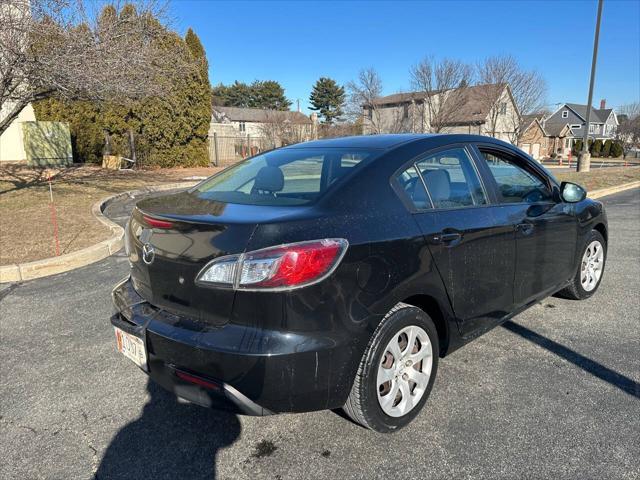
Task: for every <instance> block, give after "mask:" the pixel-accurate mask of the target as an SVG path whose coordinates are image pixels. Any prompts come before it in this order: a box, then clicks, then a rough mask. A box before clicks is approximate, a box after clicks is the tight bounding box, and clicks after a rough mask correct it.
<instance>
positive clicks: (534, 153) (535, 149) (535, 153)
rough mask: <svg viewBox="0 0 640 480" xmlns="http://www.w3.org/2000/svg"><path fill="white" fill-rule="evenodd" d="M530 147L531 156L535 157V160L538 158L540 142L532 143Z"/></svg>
mask: <svg viewBox="0 0 640 480" xmlns="http://www.w3.org/2000/svg"><path fill="white" fill-rule="evenodd" d="M531 147H532V149H531V156H532V157H533V158H535V159H536V160H537V159H539V158H540V144H539V143H534V144H532V145H531Z"/></svg>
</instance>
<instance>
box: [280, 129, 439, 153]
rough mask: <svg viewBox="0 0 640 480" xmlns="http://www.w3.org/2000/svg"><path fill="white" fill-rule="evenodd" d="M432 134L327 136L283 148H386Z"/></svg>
mask: <svg viewBox="0 0 640 480" xmlns="http://www.w3.org/2000/svg"><path fill="white" fill-rule="evenodd" d="M433 136H434V135H428V134H423V135H419V134H412V133H399V134H384V135H358V136H353V137H338V138H327V139H323V140H312V141H310V142H304V143H297V144H295V145H290V146H288V147H285V148H314V147H318V148H376V149H381V150H386V149H387V148H392V147H397V146H398V145H401V144H403V143H407V142H410V141H413V140H420V139H424V138H427V137H433Z"/></svg>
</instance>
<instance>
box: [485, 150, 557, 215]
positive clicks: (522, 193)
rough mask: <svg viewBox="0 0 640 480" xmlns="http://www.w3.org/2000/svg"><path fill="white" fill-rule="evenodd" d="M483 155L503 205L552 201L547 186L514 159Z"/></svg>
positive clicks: (491, 153) (506, 156)
mask: <svg viewBox="0 0 640 480" xmlns="http://www.w3.org/2000/svg"><path fill="white" fill-rule="evenodd" d="M482 155H483V157H484V159H485V160H486V162H487V165H488V167H489V170H491V173H492V175H493V178H494V179H495V181H496V184H497V186H498V190H499V193H500V196H501V197H502V198H501V199H500V200H501V203H536V202H546V201H552V195H551V191H550V190H549V188H548V187H547V184H546V183H545V182H544V181H543V180H542V179H540V178H539V177H538V176H537V175H535V174H534V173H532V172H530V171H528V170H527V169H525V168H524V167H522V166H520V165H519V164H518V162H516V161H515V160H514V159H513V158H512V157H510V156H508V155H506V154H501V153H493V152H482Z"/></svg>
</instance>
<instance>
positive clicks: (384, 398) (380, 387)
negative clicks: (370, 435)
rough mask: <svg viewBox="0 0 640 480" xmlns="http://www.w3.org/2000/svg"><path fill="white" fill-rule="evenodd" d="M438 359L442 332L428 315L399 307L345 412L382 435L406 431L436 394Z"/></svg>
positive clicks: (371, 349) (381, 331) (373, 347)
mask: <svg viewBox="0 0 640 480" xmlns="http://www.w3.org/2000/svg"><path fill="white" fill-rule="evenodd" d="M438 355H439V349H438V333H437V330H436V327H435V325H434V324H433V321H432V320H431V318H430V317H429V315H427V314H426V313H425V312H424V311H423V310H421V309H419V308H417V307H413V306H411V305H407V304H404V303H399V304H397V305H396V306H395V307H393V308H392V309H391V311H390V312H389V313H388V314H387V315H386V316H385V318H384V319H383V320H382V322H381V323H380V325H379V326H378V328H377V329H376V331H375V332H374V334H373V337H372V339H371V341H370V343H369V346H368V347H367V350H366V351H365V353H364V355H363V358H362V360H361V362H360V366H359V368H358V373H357V374H356V378H355V381H354V383H353V387H352V389H351V393H350V394H349V398H348V399H347V402H346V403H345V405H344V411H345V412H346V413H347V415H349V417H351V419H353V420H354V421H355V422H357V423H359V424H361V425H363V426H364V427H367V428H370V429H372V430H375V431H377V432H381V433H387V432H392V431H395V430H398V429H400V428H402V427H403V426H405V425H407V424H408V423H409V422H410V421H411V420H413V419H414V418H415V416H416V415H417V414H418V413H419V412H420V410H421V409H422V407H423V405H424V404H425V402H426V400H427V397H428V396H429V393H430V392H431V389H432V387H433V382H434V380H435V377H436V372H437V369H438Z"/></svg>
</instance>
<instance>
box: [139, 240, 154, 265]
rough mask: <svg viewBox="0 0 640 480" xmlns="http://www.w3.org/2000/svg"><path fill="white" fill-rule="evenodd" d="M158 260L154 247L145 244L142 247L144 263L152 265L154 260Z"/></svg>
mask: <svg viewBox="0 0 640 480" xmlns="http://www.w3.org/2000/svg"><path fill="white" fill-rule="evenodd" d="M155 258H156V251H155V250H154V248H153V245H151V244H150V243H145V244H144V245H143V246H142V261H143V262H144V263H146V264H147V265H151V264H152V263H153V260H154V259H155Z"/></svg>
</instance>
